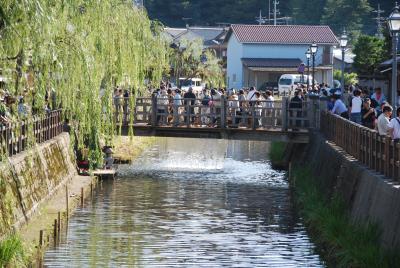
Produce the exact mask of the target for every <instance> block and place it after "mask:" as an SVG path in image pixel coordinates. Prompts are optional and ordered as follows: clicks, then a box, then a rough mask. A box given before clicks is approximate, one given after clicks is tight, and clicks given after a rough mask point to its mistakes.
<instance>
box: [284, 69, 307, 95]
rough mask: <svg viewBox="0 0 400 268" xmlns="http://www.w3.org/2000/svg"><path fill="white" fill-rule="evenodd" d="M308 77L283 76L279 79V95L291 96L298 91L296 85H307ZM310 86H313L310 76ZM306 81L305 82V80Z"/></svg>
mask: <svg viewBox="0 0 400 268" xmlns="http://www.w3.org/2000/svg"><path fill="white" fill-rule="evenodd" d="M307 76H308V75H303V76H302V75H301V74H283V75H281V77H280V78H279V82H278V91H279V95H284V94H291V93H293V91H294V89H296V87H297V86H296V84H307ZM308 78H309V81H310V85H311V84H312V76H311V75H309V76H308ZM303 79H304V80H303Z"/></svg>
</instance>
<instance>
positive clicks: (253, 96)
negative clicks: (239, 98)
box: [247, 87, 257, 106]
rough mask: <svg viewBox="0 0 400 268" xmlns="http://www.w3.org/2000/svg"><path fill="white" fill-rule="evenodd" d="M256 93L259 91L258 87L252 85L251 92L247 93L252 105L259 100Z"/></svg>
mask: <svg viewBox="0 0 400 268" xmlns="http://www.w3.org/2000/svg"><path fill="white" fill-rule="evenodd" d="M256 93H257V90H256V88H255V87H251V88H250V91H249V93H248V94H247V100H248V101H249V102H250V106H252V105H253V102H254V101H256V100H257V96H256Z"/></svg>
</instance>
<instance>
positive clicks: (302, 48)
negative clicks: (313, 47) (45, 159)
mask: <svg viewBox="0 0 400 268" xmlns="http://www.w3.org/2000/svg"><path fill="white" fill-rule="evenodd" d="M308 48H309V45H281V44H243V58H270V59H300V60H302V61H303V62H304V63H307V58H306V54H305V53H306V51H307V49H308ZM322 53H323V50H322V49H318V52H317V55H316V56H315V65H319V64H322ZM310 65H311V61H310Z"/></svg>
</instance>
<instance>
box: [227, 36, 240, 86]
mask: <svg viewBox="0 0 400 268" xmlns="http://www.w3.org/2000/svg"><path fill="white" fill-rule="evenodd" d="M242 58H243V44H241V43H239V41H238V40H237V39H236V36H235V35H234V34H232V35H231V38H230V39H229V42H228V51H227V83H226V84H227V85H228V87H229V88H241V87H242V86H243V76H244V75H243V64H242V60H241V59H242Z"/></svg>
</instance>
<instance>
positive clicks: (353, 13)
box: [145, 0, 394, 34]
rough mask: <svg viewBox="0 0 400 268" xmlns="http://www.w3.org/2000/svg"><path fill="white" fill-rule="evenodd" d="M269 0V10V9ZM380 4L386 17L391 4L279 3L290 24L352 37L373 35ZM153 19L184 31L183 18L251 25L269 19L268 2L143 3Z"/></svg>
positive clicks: (348, 0) (365, 0)
mask: <svg viewBox="0 0 400 268" xmlns="http://www.w3.org/2000/svg"><path fill="white" fill-rule="evenodd" d="M272 2H273V0H271V9H272ZM379 3H380V5H381V9H383V10H384V11H385V13H383V14H382V16H384V17H386V16H388V15H389V13H390V12H391V10H392V8H393V7H394V1H390V0H286V1H280V4H279V6H278V8H279V10H280V15H278V16H279V17H283V16H288V17H292V20H291V23H293V24H328V25H329V26H331V27H332V29H333V30H334V31H335V32H341V31H342V29H343V27H346V29H348V30H349V31H351V32H353V33H359V32H362V33H367V34H374V33H375V32H376V31H377V23H376V20H375V19H374V18H375V17H376V16H377V14H376V13H375V12H373V11H374V10H376V9H377V7H378V4H379ZM145 6H146V9H147V10H148V13H149V15H150V18H152V19H158V20H160V21H161V22H162V23H164V24H165V25H167V26H172V27H183V26H185V21H184V20H183V18H191V19H190V20H189V21H188V23H189V24H190V25H213V26H214V25H216V24H218V23H251V24H254V23H256V22H255V17H256V16H258V14H259V10H260V9H261V10H262V13H263V15H264V16H268V0H201V1H200V0H168V1H159V0H146V1H145Z"/></svg>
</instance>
